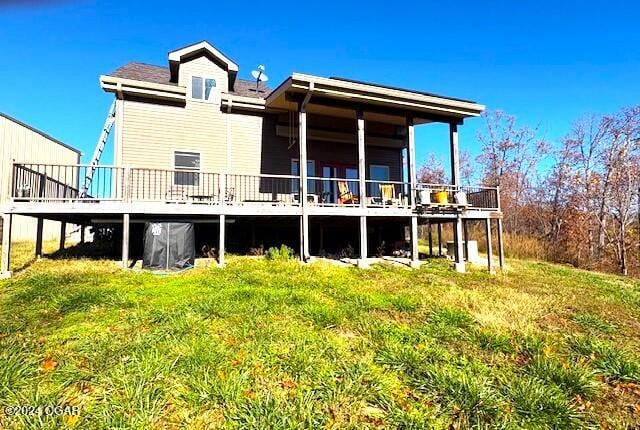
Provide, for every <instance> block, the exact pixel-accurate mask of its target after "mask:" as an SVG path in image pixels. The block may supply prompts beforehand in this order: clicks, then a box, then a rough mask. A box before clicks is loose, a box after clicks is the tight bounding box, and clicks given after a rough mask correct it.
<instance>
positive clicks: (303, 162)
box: [298, 103, 310, 261]
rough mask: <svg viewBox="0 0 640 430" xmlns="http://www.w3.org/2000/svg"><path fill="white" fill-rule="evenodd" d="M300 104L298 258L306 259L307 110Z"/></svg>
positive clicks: (307, 226)
mask: <svg viewBox="0 0 640 430" xmlns="http://www.w3.org/2000/svg"><path fill="white" fill-rule="evenodd" d="M303 105H304V103H303V104H302V105H300V108H299V112H298V134H299V136H298V138H299V139H298V140H299V145H298V146H299V148H300V157H299V161H298V173H299V174H300V188H299V189H300V192H299V197H300V207H301V209H302V217H301V220H300V259H301V260H302V261H307V260H308V259H309V257H310V255H309V215H308V214H307V211H306V206H307V195H308V192H309V190H308V189H307V185H308V183H307V112H306V111H305V110H304V107H303Z"/></svg>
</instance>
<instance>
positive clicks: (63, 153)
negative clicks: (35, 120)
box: [0, 112, 80, 241]
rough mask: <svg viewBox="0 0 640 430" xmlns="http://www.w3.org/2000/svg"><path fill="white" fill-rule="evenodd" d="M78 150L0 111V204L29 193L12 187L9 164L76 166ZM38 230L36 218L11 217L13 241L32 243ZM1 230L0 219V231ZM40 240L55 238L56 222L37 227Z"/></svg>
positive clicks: (25, 186) (21, 187)
mask: <svg viewBox="0 0 640 430" xmlns="http://www.w3.org/2000/svg"><path fill="white" fill-rule="evenodd" d="M79 162H80V151H78V150H76V149H74V148H72V147H70V146H68V145H66V144H64V143H62V142H61V141H59V140H57V139H54V138H53V137H51V136H49V135H47V134H45V133H43V132H42V131H40V130H37V129H35V128H33V127H31V126H29V125H27V124H25V123H23V122H21V121H18V120H17V119H15V118H12V117H10V116H9V115H6V114H4V113H2V112H0V204H2V203H5V202H7V201H8V200H10V199H11V198H12V197H18V198H19V197H24V196H27V195H30V194H31V192H32V191H33V190H32V189H31V188H30V187H29V184H12V179H13V178H12V174H13V171H12V170H13V163H35V164H42V165H45V164H78V163H79ZM37 228H38V221H37V220H36V218H32V217H26V216H15V217H13V219H12V237H13V240H16V241H25V240H28V241H33V240H34V239H35V235H36V231H37ZM2 229H3V223H2V220H0V232H1V231H2ZM41 229H42V235H43V239H44V240H48V239H54V238H58V237H59V235H60V232H61V226H60V223H59V222H53V221H46V222H44V223H43V225H42V226H41Z"/></svg>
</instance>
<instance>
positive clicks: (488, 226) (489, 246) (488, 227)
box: [485, 218, 493, 273]
mask: <svg viewBox="0 0 640 430" xmlns="http://www.w3.org/2000/svg"><path fill="white" fill-rule="evenodd" d="M485 231H486V236H487V270H488V271H489V273H493V248H492V243H491V219H490V218H487V219H486V220H485Z"/></svg>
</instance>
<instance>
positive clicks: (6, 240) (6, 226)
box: [0, 214, 13, 279]
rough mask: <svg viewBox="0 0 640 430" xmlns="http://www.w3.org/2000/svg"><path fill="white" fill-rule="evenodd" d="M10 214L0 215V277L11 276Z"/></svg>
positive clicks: (11, 217) (11, 218)
mask: <svg viewBox="0 0 640 430" xmlns="http://www.w3.org/2000/svg"><path fill="white" fill-rule="evenodd" d="M12 221H13V216H12V215H11V214H3V215H2V258H1V259H0V279H2V278H9V277H11V223H12Z"/></svg>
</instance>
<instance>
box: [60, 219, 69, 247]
mask: <svg viewBox="0 0 640 430" xmlns="http://www.w3.org/2000/svg"><path fill="white" fill-rule="evenodd" d="M66 238H67V223H66V222H64V221H61V222H60V246H59V250H60V251H64V242H65V239H66Z"/></svg>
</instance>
